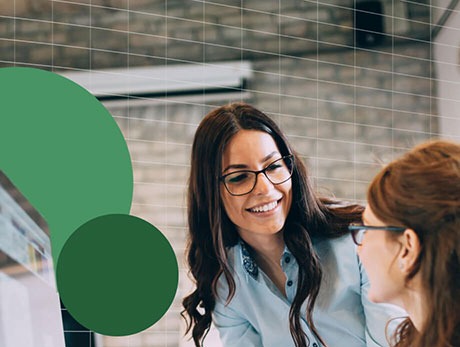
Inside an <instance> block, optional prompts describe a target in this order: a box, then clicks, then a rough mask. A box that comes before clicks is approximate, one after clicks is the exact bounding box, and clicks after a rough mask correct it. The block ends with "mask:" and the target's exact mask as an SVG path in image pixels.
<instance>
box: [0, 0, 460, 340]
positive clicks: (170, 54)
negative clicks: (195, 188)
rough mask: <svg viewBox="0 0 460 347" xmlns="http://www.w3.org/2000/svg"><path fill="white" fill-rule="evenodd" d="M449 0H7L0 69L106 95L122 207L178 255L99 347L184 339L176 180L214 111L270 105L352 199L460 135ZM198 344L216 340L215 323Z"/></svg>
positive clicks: (182, 228)
mask: <svg viewBox="0 0 460 347" xmlns="http://www.w3.org/2000/svg"><path fill="white" fill-rule="evenodd" d="M458 2H459V1H458V0H453V1H450V0H446V1H442V0H439V1H430V0H421V1H402V0H380V1H364V0H363V1H360V0H325V1H302V0H277V1H272V0H264V1H260V0H238V1H237V0H226V1H221V0H215V1H204V0H170V1H166V0H74V1H66V0H1V2H0V67H7V66H29V67H36V68H41V69H45V70H50V71H54V72H56V73H61V74H63V75H64V76H66V77H68V78H70V79H73V80H74V81H76V82H77V83H79V84H81V85H82V86H84V87H85V88H87V89H88V90H90V91H91V92H92V93H93V94H94V95H95V96H96V97H98V98H99V100H101V102H103V103H104V105H105V106H106V107H107V109H108V110H109V111H110V113H111V114H112V115H113V117H114V119H115V120H116V122H117V123H118V125H119V127H120V129H121V131H122V132H123V134H124V136H125V139H126V141H127V143H128V147H129V150H130V154H131V159H132V164H133V169H134V199H133V205H132V210H131V214H133V215H136V216H139V217H141V218H144V219H145V220H147V221H149V222H150V223H152V224H154V225H155V226H156V227H158V228H159V229H160V230H161V231H162V232H163V233H164V234H165V235H166V237H167V238H168V240H169V241H170V243H171V244H172V246H173V248H174V250H175V251H176V255H177V258H178V260H179V266H180V281H179V288H178V291H177V295H176V299H175V301H174V303H173V305H172V306H171V308H170V310H169V311H168V312H167V313H166V315H165V316H164V317H163V318H162V319H161V320H160V321H159V322H158V323H157V324H155V325H154V326H153V327H151V328H149V329H147V330H146V331H144V332H142V333H139V334H136V335H132V336H127V337H107V336H97V337H96V341H97V343H98V346H101V347H102V346H104V347H122V346H123V347H125V346H129V347H146V346H149V347H157V346H158V347H159V346H162V347H163V346H164V347H183V346H191V344H190V342H189V341H187V339H185V338H184V337H183V333H184V322H183V320H182V319H181V318H180V311H181V304H180V303H181V298H182V297H183V296H184V295H186V294H187V293H189V292H190V290H191V289H192V288H193V286H192V283H191V282H190V280H189V279H188V276H187V270H186V267H185V263H184V250H185V244H186V219H185V216H186V210H185V209H186V207H185V190H186V184H187V176H188V172H189V156H190V150H191V143H192V139H193V135H194V132H195V129H196V127H197V125H198V123H199V122H200V120H201V119H202V118H203V116H204V115H205V114H206V113H207V112H209V111H210V110H211V109H212V108H214V107H216V106H219V105H222V104H224V103H227V102H231V101H241V100H242V101H246V102H248V103H251V104H253V105H255V106H256V107H258V108H260V109H261V110H263V111H265V112H266V113H267V114H269V115H270V116H271V117H272V118H273V119H274V120H275V121H276V122H277V123H278V124H279V125H280V126H281V128H282V129H283V131H284V132H285V133H286V134H287V136H288V138H289V140H290V141H291V143H292V144H293V145H294V147H295V149H296V150H297V151H298V152H299V153H300V155H301V157H302V159H303V160H304V161H305V163H306V164H307V166H308V167H309V170H310V174H311V177H312V180H313V183H314V186H315V187H316V188H317V190H318V191H319V192H320V193H322V194H327V195H334V196H336V197H337V198H339V199H345V200H348V201H356V202H361V203H365V201H364V199H365V191H366V187H367V184H368V182H369V180H370V179H371V178H372V177H373V175H374V174H375V173H376V172H377V171H378V170H379V168H380V167H381V163H382V162H386V161H388V160H391V159H392V158H394V157H395V156H397V155H399V154H400V153H402V152H404V151H405V150H407V149H408V148H410V147H412V146H413V145H415V144H417V143H419V142H422V141H425V140H427V139H430V138H436V137H443V138H449V139H453V140H456V141H460V113H459V111H458V110H459V109H460V107H459V106H460V98H459V95H460V5H459V4H458ZM203 160H207V158H203ZM146 276H148V274H146ZM68 329H72V327H71V326H70V325H69V326H68ZM73 331H75V334H84V335H85V336H86V335H87V334H88V333H87V332H84V331H83V330H79V329H77V328H74V330H73ZM78 331H80V333H78ZM85 338H86V337H85ZM91 344H93V342H91ZM206 345H207V346H220V344H219V342H218V338H217V335H216V333H215V332H214V331H213V332H211V333H210V336H209V338H208V339H207V343H206Z"/></svg>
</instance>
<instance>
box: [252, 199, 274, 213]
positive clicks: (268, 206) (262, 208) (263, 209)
mask: <svg viewBox="0 0 460 347" xmlns="http://www.w3.org/2000/svg"><path fill="white" fill-rule="evenodd" d="M276 206H278V201H273V202H271V203H269V204H266V205H262V206H257V207H254V208H251V209H250V211H251V212H267V211H271V210H273V209H274V208H275V207H276Z"/></svg>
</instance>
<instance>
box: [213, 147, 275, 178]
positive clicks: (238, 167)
mask: <svg viewBox="0 0 460 347" xmlns="http://www.w3.org/2000/svg"><path fill="white" fill-rule="evenodd" d="M277 153H279V152H278V151H273V152H271V153H270V154H268V155H266V156H265V157H263V158H262V160H261V161H260V162H261V163H265V162H266V161H267V160H269V159H271V158H273V156H274V155H275V154H277ZM247 168H248V166H247V165H246V164H232V165H229V166H227V167H226V168H225V170H224V171H223V172H222V173H224V172H226V171H228V170H230V169H247Z"/></svg>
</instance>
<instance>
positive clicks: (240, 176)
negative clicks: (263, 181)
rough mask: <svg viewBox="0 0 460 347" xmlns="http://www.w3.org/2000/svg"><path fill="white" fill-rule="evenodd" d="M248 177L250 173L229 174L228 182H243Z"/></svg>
mask: <svg viewBox="0 0 460 347" xmlns="http://www.w3.org/2000/svg"><path fill="white" fill-rule="evenodd" d="M248 177H249V175H248V174H247V173H239V174H235V175H231V176H228V177H227V182H228V183H232V184H236V183H241V182H244V181H245V180H247V179H248Z"/></svg>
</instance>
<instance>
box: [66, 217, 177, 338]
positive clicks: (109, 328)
mask: <svg viewBox="0 0 460 347" xmlns="http://www.w3.org/2000/svg"><path fill="white" fill-rule="evenodd" d="M177 283H178V267H177V260H176V257H175V254H174V251H173V249H172V248H171V245H170V244H169V242H168V240H167V239H166V238H165V237H164V235H163V234H162V233H161V232H160V231H159V230H158V229H156V228H155V227H154V226H153V225H151V224H149V223H148V222H146V221H144V220H142V219H139V218H137V217H133V216H129V215H122V214H112V215H105V216H101V217H97V218H94V219H92V220H90V221H89V222H87V223H85V224H83V225H82V226H81V227H79V228H78V229H77V230H76V231H75V232H74V233H73V234H72V236H71V237H70V238H69V239H68V240H67V242H66V243H65V245H64V247H63V248H62V251H61V254H60V257H59V262H58V264H57V285H58V289H59V293H60V296H61V299H62V301H63V303H64V305H65V306H66V307H67V309H68V310H69V312H70V313H71V314H72V316H73V317H74V318H75V319H76V320H77V321H78V322H79V323H81V324H82V325H84V326H85V327H87V328H89V329H91V330H93V331H96V332H98V333H100V334H104V335H112V336H123V335H130V334H134V333H137V332H140V331H142V330H144V329H146V328H148V327H149V326H151V325H152V324H154V323H155V322H157V321H158V320H159V319H160V318H161V317H162V316H163V315H164V314H165V312H166V311H167V310H168V308H169V306H170V305H171V303H172V301H173V298H174V296H175V293H176V290H177Z"/></svg>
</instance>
